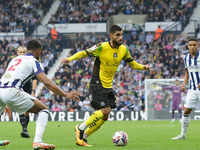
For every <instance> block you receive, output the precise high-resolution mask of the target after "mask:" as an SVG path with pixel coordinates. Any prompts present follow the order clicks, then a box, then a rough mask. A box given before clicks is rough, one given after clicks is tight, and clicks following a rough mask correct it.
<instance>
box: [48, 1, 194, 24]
mask: <svg viewBox="0 0 200 150" xmlns="http://www.w3.org/2000/svg"><path fill="white" fill-rule="evenodd" d="M196 3H197V0H61V3H60V5H59V7H58V10H57V11H56V12H55V13H54V14H52V15H51V19H50V20H49V23H96V22H107V20H108V18H109V17H110V16H111V15H132V14H147V15H148V18H149V21H183V25H184V26H185V25H186V24H187V23H188V20H189V18H190V16H191V14H192V12H193V8H194V7H196Z"/></svg>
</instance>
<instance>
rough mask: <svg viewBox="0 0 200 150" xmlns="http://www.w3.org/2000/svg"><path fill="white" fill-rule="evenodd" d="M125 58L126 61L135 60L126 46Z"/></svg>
mask: <svg viewBox="0 0 200 150" xmlns="http://www.w3.org/2000/svg"><path fill="white" fill-rule="evenodd" d="M123 60H124V61H125V62H131V61H133V57H132V56H131V53H130V52H129V50H128V48H126V54H125V56H124V58H123Z"/></svg>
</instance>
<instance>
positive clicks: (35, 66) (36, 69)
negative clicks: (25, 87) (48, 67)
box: [33, 60, 44, 75]
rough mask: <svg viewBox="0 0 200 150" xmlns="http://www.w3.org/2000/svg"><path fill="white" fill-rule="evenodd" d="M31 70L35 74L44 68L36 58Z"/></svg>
mask: <svg viewBox="0 0 200 150" xmlns="http://www.w3.org/2000/svg"><path fill="white" fill-rule="evenodd" d="M33 72H34V74H35V75H37V74H39V73H41V72H44V68H43V67H42V64H41V63H40V62H39V61H38V60H35V62H34V64H33Z"/></svg>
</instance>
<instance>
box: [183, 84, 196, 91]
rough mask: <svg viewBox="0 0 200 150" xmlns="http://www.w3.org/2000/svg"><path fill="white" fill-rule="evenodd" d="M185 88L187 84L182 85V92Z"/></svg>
mask: <svg viewBox="0 0 200 150" xmlns="http://www.w3.org/2000/svg"><path fill="white" fill-rule="evenodd" d="M185 87H186V85H185V84H182V85H181V90H182V91H185ZM198 87H199V85H198Z"/></svg>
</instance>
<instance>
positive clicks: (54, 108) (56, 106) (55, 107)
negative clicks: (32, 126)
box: [51, 101, 61, 111]
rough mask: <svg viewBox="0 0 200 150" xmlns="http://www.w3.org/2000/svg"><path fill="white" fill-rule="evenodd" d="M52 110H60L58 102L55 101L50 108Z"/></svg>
mask: <svg viewBox="0 0 200 150" xmlns="http://www.w3.org/2000/svg"><path fill="white" fill-rule="evenodd" d="M51 110H52V111H61V109H60V107H59V106H58V102H57V101H56V102H55V105H54V106H52V108H51Z"/></svg>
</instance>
